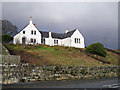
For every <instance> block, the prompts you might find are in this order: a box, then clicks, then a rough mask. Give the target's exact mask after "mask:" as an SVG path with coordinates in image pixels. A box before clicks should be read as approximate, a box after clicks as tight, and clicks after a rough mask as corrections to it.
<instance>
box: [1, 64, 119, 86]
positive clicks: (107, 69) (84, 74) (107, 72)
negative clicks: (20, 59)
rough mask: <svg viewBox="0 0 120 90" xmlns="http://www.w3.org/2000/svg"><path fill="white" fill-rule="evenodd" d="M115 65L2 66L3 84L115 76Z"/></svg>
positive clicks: (116, 69) (116, 68)
mask: <svg viewBox="0 0 120 90" xmlns="http://www.w3.org/2000/svg"><path fill="white" fill-rule="evenodd" d="M117 71H118V67H117V66H98V67H83V66H35V65H29V64H19V65H17V66H8V65H5V66H2V75H3V76H2V78H3V79H2V80H3V82H2V83H3V84H12V83H20V82H36V81H46V80H47V81H48V80H68V79H69V80H73V79H95V78H105V77H117Z"/></svg>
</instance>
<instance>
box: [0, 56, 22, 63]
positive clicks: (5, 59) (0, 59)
mask: <svg viewBox="0 0 120 90" xmlns="http://www.w3.org/2000/svg"><path fill="white" fill-rule="evenodd" d="M0 63H2V64H6V63H9V64H19V63H20V56H16V55H0Z"/></svg>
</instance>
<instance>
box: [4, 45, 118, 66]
mask: <svg viewBox="0 0 120 90" xmlns="http://www.w3.org/2000/svg"><path fill="white" fill-rule="evenodd" d="M6 47H7V48H8V49H9V50H10V51H11V53H12V54H15V55H20V56H21V61H22V62H28V63H33V64H36V65H64V66H73V65H78V66H79V65H82V66H89V67H92V66H106V65H107V66H108V65H109V64H103V63H102V62H99V61H97V60H95V59H93V58H91V57H90V56H88V55H86V53H85V49H77V48H73V47H63V46H54V47H53V46H52V47H50V46H47V45H37V46H32V45H20V44H19V45H14V44H6ZM100 58H101V59H103V60H105V61H110V62H111V64H110V65H116V64H117V61H118V58H117V55H116V54H115V53H112V52H109V51H107V56H106V57H100Z"/></svg>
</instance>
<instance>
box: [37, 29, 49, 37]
mask: <svg viewBox="0 0 120 90" xmlns="http://www.w3.org/2000/svg"><path fill="white" fill-rule="evenodd" d="M39 32H40V33H41V37H46V38H48V37H49V32H45V31H39Z"/></svg>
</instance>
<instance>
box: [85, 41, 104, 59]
mask: <svg viewBox="0 0 120 90" xmlns="http://www.w3.org/2000/svg"><path fill="white" fill-rule="evenodd" d="M85 51H86V52H89V53H92V54H97V55H100V56H104V57H105V56H106V51H105V48H104V46H103V44H101V43H99V42H98V43H93V44H91V45H89V46H88V47H86V50H85Z"/></svg>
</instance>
